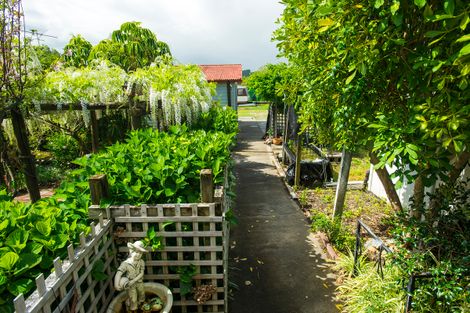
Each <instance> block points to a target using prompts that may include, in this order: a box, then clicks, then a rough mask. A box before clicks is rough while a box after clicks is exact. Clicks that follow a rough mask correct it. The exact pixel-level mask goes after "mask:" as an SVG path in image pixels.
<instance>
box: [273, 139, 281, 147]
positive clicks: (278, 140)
mask: <svg viewBox="0 0 470 313" xmlns="http://www.w3.org/2000/svg"><path fill="white" fill-rule="evenodd" d="M273 144H275V145H278V146H279V145H282V138H281V137H275V138H273Z"/></svg>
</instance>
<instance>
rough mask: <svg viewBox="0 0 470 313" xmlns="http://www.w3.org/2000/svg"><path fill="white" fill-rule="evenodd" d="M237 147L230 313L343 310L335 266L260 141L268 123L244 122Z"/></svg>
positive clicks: (325, 312)
mask: <svg viewBox="0 0 470 313" xmlns="http://www.w3.org/2000/svg"><path fill="white" fill-rule="evenodd" d="M239 123H240V134H239V137H238V146H237V148H236V150H235V162H236V165H235V174H236V176H237V198H236V204H235V207H234V213H235V216H236V217H237V218H238V225H236V226H233V227H232V232H231V237H230V244H231V250H230V263H229V281H230V282H231V283H233V284H235V285H236V286H237V287H236V288H232V289H233V292H232V294H231V296H230V297H231V300H230V301H229V312H230V313H314V312H318V313H329V312H338V310H337V309H336V306H335V304H334V302H333V300H332V295H333V292H334V286H333V282H334V280H333V279H332V278H330V275H328V273H330V270H329V269H328V267H327V266H326V264H325V261H324V260H323V259H322V258H321V256H320V254H321V251H320V250H319V249H318V247H316V246H315V244H314V243H313V242H312V241H311V240H310V239H311V235H310V232H309V225H308V223H307V221H306V219H305V217H304V215H303V214H302V212H301V210H300V209H299V207H298V206H297V204H296V203H295V202H294V201H293V200H291V199H290V197H289V194H288V193H287V190H286V188H285V186H284V185H283V183H282V181H281V179H280V177H279V176H278V174H277V171H276V168H275V166H274V165H273V162H272V156H271V154H270V152H268V149H267V146H266V145H265V144H264V142H263V140H262V139H261V137H262V135H263V132H262V131H261V127H264V123H265V122H256V121H252V120H250V119H249V118H248V119H245V120H241V121H239Z"/></svg>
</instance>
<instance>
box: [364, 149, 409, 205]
mask: <svg viewBox="0 0 470 313" xmlns="http://www.w3.org/2000/svg"><path fill="white" fill-rule="evenodd" d="M369 156H370V162H371V163H372V164H373V165H376V164H377V163H379V159H378V157H377V155H376V154H375V153H373V152H370V153H369ZM375 171H376V173H377V175H378V176H379V178H380V181H381V182H382V185H383V186H384V189H385V193H386V194H387V198H388V201H390V204H391V205H392V208H393V209H394V210H395V211H400V212H402V211H403V207H402V206H401V202H400V198H399V197H398V194H397V191H396V190H395V185H394V184H393V182H392V179H391V178H390V174H389V173H388V171H387V169H386V168H385V167H383V168H380V169H377V170H375Z"/></svg>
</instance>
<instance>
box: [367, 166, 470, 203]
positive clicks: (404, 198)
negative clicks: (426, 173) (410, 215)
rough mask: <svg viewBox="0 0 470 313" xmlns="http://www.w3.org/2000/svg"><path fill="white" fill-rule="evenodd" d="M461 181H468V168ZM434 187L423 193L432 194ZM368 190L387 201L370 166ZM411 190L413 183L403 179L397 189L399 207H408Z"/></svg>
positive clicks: (469, 176)
mask: <svg viewBox="0 0 470 313" xmlns="http://www.w3.org/2000/svg"><path fill="white" fill-rule="evenodd" d="M395 169H396V168H393V167H392V168H391V167H389V166H387V171H388V172H389V173H393V172H394V171H395ZM461 179H466V180H469V179H470V166H468V165H467V166H466V167H465V169H464V170H463V172H462V175H461ZM397 181H398V178H396V179H394V180H393V182H394V183H396V182H397ZM438 185H439V181H438V182H437V183H436V186H438ZM436 186H432V187H427V188H425V189H424V193H425V194H426V193H433V191H434V190H435V188H436ZM367 187H368V188H367V189H368V190H369V191H370V192H372V193H373V194H374V195H376V196H378V197H380V198H383V199H385V200H387V202H388V199H387V193H386V192H385V188H384V187H383V185H382V182H381V181H380V178H379V176H378V175H377V173H376V172H375V170H374V166H373V165H372V164H371V166H370V175H369V182H368V186H367ZM413 188H414V182H411V183H410V182H408V181H407V179H406V178H404V179H403V184H402V187H401V188H400V189H397V194H398V198H399V199H400V202H401V205H402V206H403V207H404V208H406V207H408V206H409V205H410V198H411V196H412V195H413ZM425 202H426V203H427V202H428V197H425Z"/></svg>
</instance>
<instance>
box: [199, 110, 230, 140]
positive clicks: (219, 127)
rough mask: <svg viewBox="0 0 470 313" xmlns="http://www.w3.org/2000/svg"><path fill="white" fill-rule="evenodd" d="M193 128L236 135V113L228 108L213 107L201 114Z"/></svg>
mask: <svg viewBox="0 0 470 313" xmlns="http://www.w3.org/2000/svg"><path fill="white" fill-rule="evenodd" d="M194 128H195V129H205V130H213V131H221V132H224V133H226V134H236V133H238V117H237V112H236V111H235V110H232V109H230V108H226V107H221V106H219V105H214V106H212V107H211V108H210V110H209V111H208V112H205V113H202V114H201V118H200V119H199V121H198V123H197V124H196V125H195V126H194Z"/></svg>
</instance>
